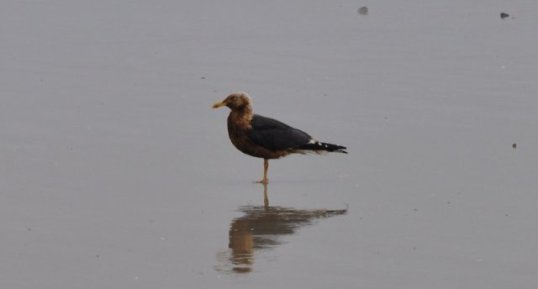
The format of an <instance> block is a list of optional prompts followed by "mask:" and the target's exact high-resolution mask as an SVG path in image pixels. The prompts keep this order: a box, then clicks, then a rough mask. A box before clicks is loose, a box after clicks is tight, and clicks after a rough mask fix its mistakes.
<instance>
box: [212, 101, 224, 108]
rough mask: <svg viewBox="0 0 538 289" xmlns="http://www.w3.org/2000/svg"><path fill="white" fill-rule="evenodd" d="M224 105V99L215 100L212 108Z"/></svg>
mask: <svg viewBox="0 0 538 289" xmlns="http://www.w3.org/2000/svg"><path fill="white" fill-rule="evenodd" d="M225 105H226V102H224V101H217V102H215V103H214V104H213V108H219V107H223V106H225Z"/></svg>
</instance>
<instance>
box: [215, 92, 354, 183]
mask: <svg viewBox="0 0 538 289" xmlns="http://www.w3.org/2000/svg"><path fill="white" fill-rule="evenodd" d="M222 106H227V107H228V108H230V109H231V112H230V115H229V116H228V135H229V136H230V140H231V141H232V143H233V144H234V146H235V147H236V148H237V149H238V150H240V151H241V152H243V153H245V154H247V155H251V156H253V157H257V158H263V179H262V180H261V181H259V183H262V184H267V183H268V181H269V180H268V179H267V170H268V169H269V159H278V158H281V157H283V156H286V155H289V154H292V153H300V154H305V153H308V152H315V153H318V154H321V153H324V152H338V153H345V154H347V152H346V147H344V146H339V145H335V144H330V143H323V142H319V141H317V140H315V139H313V138H312V137H311V136H310V135H308V134H307V133H306V132H304V131H302V130H299V129H296V128H293V127H291V126H289V125H287V124H285V123H282V122H280V121H278V120H276V119H272V118H268V117H264V116H261V115H257V114H253V113H252V101H251V99H250V96H248V94H247V93H245V92H236V93H232V94H230V95H229V96H228V97H226V98H225V99H224V100H223V101H219V102H216V103H215V104H213V108H219V107H222Z"/></svg>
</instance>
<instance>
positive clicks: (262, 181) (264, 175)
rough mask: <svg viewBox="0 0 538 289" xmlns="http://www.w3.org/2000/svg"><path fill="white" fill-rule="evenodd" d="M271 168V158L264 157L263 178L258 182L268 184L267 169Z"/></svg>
mask: <svg viewBox="0 0 538 289" xmlns="http://www.w3.org/2000/svg"><path fill="white" fill-rule="evenodd" d="M268 170H269V160H268V159H263V179H262V180H261V181H258V183H261V184H265V185H267V184H268V183H269V180H268V179H267V171H268Z"/></svg>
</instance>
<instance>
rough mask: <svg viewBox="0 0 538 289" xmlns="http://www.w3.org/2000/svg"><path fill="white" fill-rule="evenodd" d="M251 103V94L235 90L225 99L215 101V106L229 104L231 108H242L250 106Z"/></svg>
mask: <svg viewBox="0 0 538 289" xmlns="http://www.w3.org/2000/svg"><path fill="white" fill-rule="evenodd" d="M251 103H252V101H251V99H250V96H248V94H247V93H246V92H235V93H232V94H230V95H228V97H226V98H225V99H224V100H223V101H218V102H215V104H213V108H219V107H223V106H227V107H229V108H230V109H231V110H242V109H245V108H250V105H251Z"/></svg>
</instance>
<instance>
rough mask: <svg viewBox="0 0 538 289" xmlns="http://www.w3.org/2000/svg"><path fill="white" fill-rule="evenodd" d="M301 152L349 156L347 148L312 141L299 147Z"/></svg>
mask: <svg viewBox="0 0 538 289" xmlns="http://www.w3.org/2000/svg"><path fill="white" fill-rule="evenodd" d="M299 149H301V150H312V151H315V152H324V151H326V152H335V153H344V154H347V151H346V149H347V148H346V147H345V146H340V145H335V144H331V143H324V142H319V141H312V142H309V143H307V144H304V145H302V146H300V147H299Z"/></svg>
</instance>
